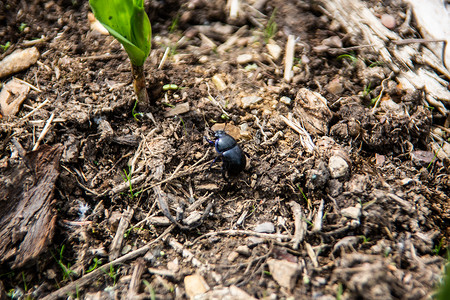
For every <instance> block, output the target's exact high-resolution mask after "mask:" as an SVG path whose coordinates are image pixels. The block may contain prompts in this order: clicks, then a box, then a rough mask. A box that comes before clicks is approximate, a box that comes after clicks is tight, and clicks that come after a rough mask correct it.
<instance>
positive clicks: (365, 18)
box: [320, 0, 450, 115]
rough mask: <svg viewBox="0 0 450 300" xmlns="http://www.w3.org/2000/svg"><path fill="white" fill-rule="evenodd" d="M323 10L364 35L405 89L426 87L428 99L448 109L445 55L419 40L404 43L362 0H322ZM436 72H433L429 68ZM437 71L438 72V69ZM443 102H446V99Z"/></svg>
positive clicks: (350, 30)
mask: <svg viewBox="0 0 450 300" xmlns="http://www.w3.org/2000/svg"><path fill="white" fill-rule="evenodd" d="M320 2H321V3H322V6H323V7H324V12H325V13H326V14H328V15H330V16H331V17H332V18H333V19H335V20H337V21H338V22H339V23H340V24H341V25H342V26H343V27H344V28H345V30H346V31H347V32H348V33H349V34H350V35H352V36H354V37H358V38H360V39H361V38H362V42H361V44H370V45H372V47H373V49H375V50H376V51H377V52H378V53H379V54H380V55H381V58H382V59H383V60H384V61H385V63H386V64H387V65H388V66H389V67H390V68H391V69H392V70H393V71H394V72H395V73H397V74H398V75H397V77H396V79H397V80H398V81H399V82H400V83H401V84H402V86H403V88H404V89H411V90H412V89H423V90H425V92H426V101H427V102H428V103H429V104H431V105H433V106H436V108H437V109H438V110H439V111H440V112H441V113H442V114H444V115H446V114H447V113H448V110H447V108H446V107H445V105H444V103H447V104H448V102H449V101H450V100H449V99H450V91H449V90H448V89H447V86H446V84H448V82H447V83H446V81H445V80H442V79H440V78H439V75H441V76H444V77H445V78H447V80H448V79H450V72H449V71H448V70H447V69H446V68H445V67H444V64H443V62H442V57H438V56H436V55H435V54H434V53H433V52H432V51H430V50H429V49H428V48H427V46H428V45H427V44H424V47H420V48H419V47H417V44H416V43H411V44H401V43H399V42H400V41H402V38H401V37H400V36H399V35H398V34H397V33H395V32H394V31H391V30H389V29H387V28H386V27H384V26H383V24H382V23H381V20H380V19H379V18H377V17H376V16H375V15H374V14H373V12H372V11H371V10H370V9H369V8H368V7H367V6H366V4H365V3H364V2H363V1H361V0H321V1H320ZM430 67H431V68H432V69H433V70H434V72H430V71H429V68H430ZM435 72H436V73H437V74H436V73H435ZM443 102H444V103H443Z"/></svg>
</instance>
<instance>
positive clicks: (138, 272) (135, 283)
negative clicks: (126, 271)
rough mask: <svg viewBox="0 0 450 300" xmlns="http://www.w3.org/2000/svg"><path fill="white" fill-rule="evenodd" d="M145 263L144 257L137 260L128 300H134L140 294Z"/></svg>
mask: <svg viewBox="0 0 450 300" xmlns="http://www.w3.org/2000/svg"><path fill="white" fill-rule="evenodd" d="M144 269H145V262H144V259H143V258H142V257H140V258H138V259H136V265H135V266H134V270H133V275H132V276H131V281H130V288H129V289H128V295H127V299H133V298H134V296H135V295H137V294H138V293H139V285H140V284H141V276H142V274H143V273H144Z"/></svg>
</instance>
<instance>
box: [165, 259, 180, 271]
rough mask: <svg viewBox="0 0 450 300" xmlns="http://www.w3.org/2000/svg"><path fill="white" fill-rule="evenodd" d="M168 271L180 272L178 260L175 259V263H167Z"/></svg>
mask: <svg viewBox="0 0 450 300" xmlns="http://www.w3.org/2000/svg"><path fill="white" fill-rule="evenodd" d="M167 269H169V270H170V271H172V272H174V273H177V272H178V271H179V270H180V264H179V262H178V258H175V259H174V260H173V261H169V262H168V263H167Z"/></svg>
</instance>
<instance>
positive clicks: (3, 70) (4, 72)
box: [0, 47, 39, 78]
mask: <svg viewBox="0 0 450 300" xmlns="http://www.w3.org/2000/svg"><path fill="white" fill-rule="evenodd" d="M38 58H39V51H38V50H37V48H36V47H32V48H27V49H23V50H22V49H17V50H16V51H14V52H13V53H11V54H10V55H8V56H7V57H5V58H4V59H3V60H2V61H0V78H3V77H6V76H8V75H11V74H14V73H17V72H20V71H23V70H25V69H28V68H29V67H30V66H31V65H33V64H35V63H36V62H37V60H38Z"/></svg>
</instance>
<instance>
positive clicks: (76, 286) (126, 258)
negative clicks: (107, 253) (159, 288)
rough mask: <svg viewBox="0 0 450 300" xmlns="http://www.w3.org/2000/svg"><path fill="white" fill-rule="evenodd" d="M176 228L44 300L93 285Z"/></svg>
mask: <svg viewBox="0 0 450 300" xmlns="http://www.w3.org/2000/svg"><path fill="white" fill-rule="evenodd" d="M175 226H176V225H175V224H172V225H170V226H169V227H168V228H167V229H166V230H165V231H164V232H163V233H162V234H161V235H160V236H159V237H157V238H156V239H154V240H153V241H151V242H149V243H148V244H146V245H145V246H142V247H141V248H139V249H137V250H134V251H132V252H130V253H128V254H126V255H124V256H121V257H119V258H117V259H116V260H114V261H112V262H109V263H107V264H104V265H103V266H101V267H100V268H98V269H96V270H94V271H92V272H90V273H87V274H86V275H84V276H83V277H81V278H79V279H77V280H75V281H73V282H71V283H69V284H68V285H66V286H64V287H62V288H60V289H59V290H56V291H54V292H53V293H51V294H49V295H47V296H45V297H44V298H42V299H43V300H52V299H60V298H62V297H67V294H69V293H73V292H74V291H75V290H76V289H80V288H82V287H84V286H85V285H87V284H89V283H91V282H92V281H94V280H95V279H96V278H97V277H99V276H100V275H104V274H105V273H108V270H109V268H110V267H111V266H116V265H118V264H121V263H124V262H126V261H129V260H132V259H133V258H136V257H139V256H142V255H144V254H145V253H146V252H147V251H149V250H150V249H151V246H152V245H153V244H155V243H157V242H159V241H160V240H162V239H165V238H166V237H167V236H168V235H169V233H170V232H171V231H172V230H173V229H174V228H175Z"/></svg>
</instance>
